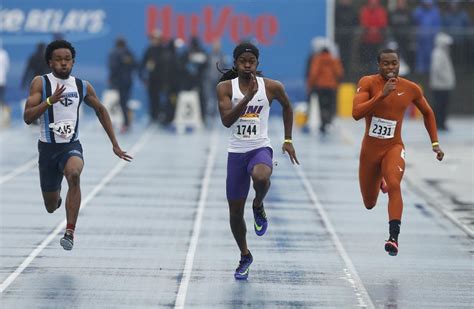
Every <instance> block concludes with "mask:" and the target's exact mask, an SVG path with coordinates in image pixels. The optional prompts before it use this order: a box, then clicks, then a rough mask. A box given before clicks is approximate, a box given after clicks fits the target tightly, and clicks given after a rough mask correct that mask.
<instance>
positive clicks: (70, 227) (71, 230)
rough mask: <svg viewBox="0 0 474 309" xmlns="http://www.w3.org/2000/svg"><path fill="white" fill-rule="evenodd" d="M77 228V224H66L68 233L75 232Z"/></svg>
mask: <svg viewBox="0 0 474 309" xmlns="http://www.w3.org/2000/svg"><path fill="white" fill-rule="evenodd" d="M75 228H76V225H75V224H70V223H68V224H66V233H67V234H74V229H75Z"/></svg>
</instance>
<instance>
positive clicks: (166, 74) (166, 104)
mask: <svg viewBox="0 0 474 309" xmlns="http://www.w3.org/2000/svg"><path fill="white" fill-rule="evenodd" d="M159 61H160V65H159V70H160V76H161V77H160V85H159V88H160V92H161V93H163V95H164V100H162V101H161V103H162V105H163V106H162V108H163V115H164V118H163V120H162V123H163V124H169V123H170V122H171V121H173V118H174V110H175V107H176V100H177V96H178V83H179V80H178V77H179V75H178V67H179V66H178V58H177V55H176V47H175V41H174V40H173V39H171V40H169V41H168V42H167V43H166V44H165V46H164V48H163V50H162V52H161V57H160V59H159Z"/></svg>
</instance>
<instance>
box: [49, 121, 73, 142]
mask: <svg viewBox="0 0 474 309" xmlns="http://www.w3.org/2000/svg"><path fill="white" fill-rule="evenodd" d="M49 128H50V129H51V130H52V131H53V132H54V134H56V135H57V136H59V137H62V138H65V139H68V138H69V137H71V135H73V134H74V121H73V120H62V121H57V122H55V123H50V124H49Z"/></svg>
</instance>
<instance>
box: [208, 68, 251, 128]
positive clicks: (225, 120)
mask: <svg viewBox="0 0 474 309" xmlns="http://www.w3.org/2000/svg"><path fill="white" fill-rule="evenodd" d="M257 90H258V83H257V79H256V77H255V76H254V75H252V79H251V80H250V84H249V90H248V91H247V93H246V94H245V95H244V97H243V99H242V100H240V102H239V103H237V105H236V106H235V107H234V108H232V102H231V98H232V83H231V82H229V81H223V82H220V83H219V84H217V88H216V91H217V101H218V102H219V113H220V115H221V121H222V124H223V125H224V126H225V127H226V128H230V127H231V126H232V125H233V124H234V122H236V121H237V119H239V117H240V115H241V114H242V112H243V111H244V110H245V107H246V106H247V104H248V103H249V102H250V101H251V100H252V98H253V97H254V95H255V94H256V93H257Z"/></svg>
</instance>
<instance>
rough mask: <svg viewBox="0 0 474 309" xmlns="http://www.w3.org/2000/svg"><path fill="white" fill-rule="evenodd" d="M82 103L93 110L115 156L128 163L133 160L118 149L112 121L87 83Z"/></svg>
mask: <svg viewBox="0 0 474 309" xmlns="http://www.w3.org/2000/svg"><path fill="white" fill-rule="evenodd" d="M84 102H86V103H87V105H89V106H90V107H92V108H93V109H94V110H95V114H96V115H97V118H99V121H100V124H101V125H102V127H103V128H104V130H105V132H106V133H107V135H108V136H109V139H110V141H111V142H112V146H113V151H114V153H115V154H116V155H117V157H119V158H120V159H123V160H125V161H128V162H130V161H131V160H132V159H133V158H132V157H131V156H129V155H128V154H127V153H126V152H125V151H123V150H122V149H121V148H120V146H119V144H118V142H117V139H116V138H115V133H114V129H113V127H112V121H111V120H110V116H109V113H108V112H107V109H106V108H105V106H104V105H102V103H100V101H99V98H97V95H96V93H95V90H94V88H93V87H92V86H91V84H89V83H87V94H86V96H85V98H84Z"/></svg>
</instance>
